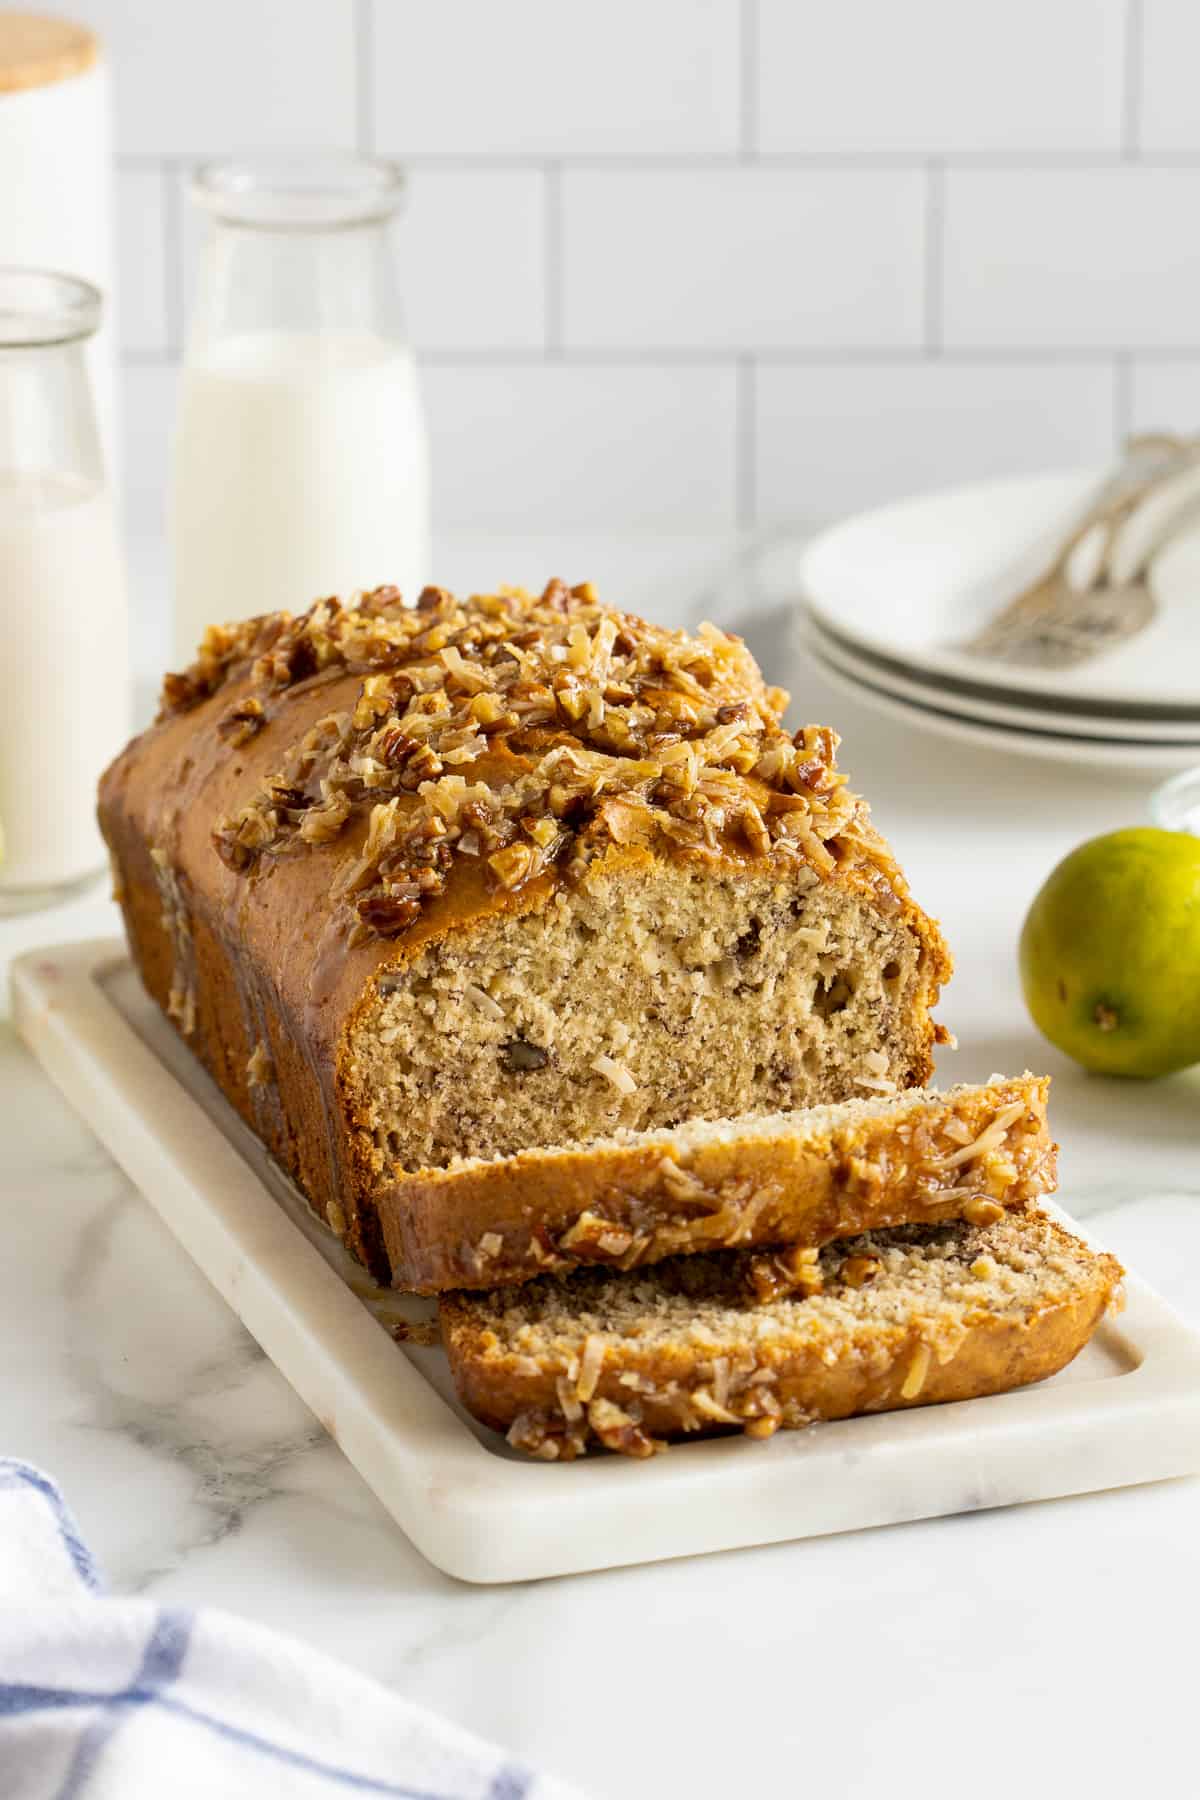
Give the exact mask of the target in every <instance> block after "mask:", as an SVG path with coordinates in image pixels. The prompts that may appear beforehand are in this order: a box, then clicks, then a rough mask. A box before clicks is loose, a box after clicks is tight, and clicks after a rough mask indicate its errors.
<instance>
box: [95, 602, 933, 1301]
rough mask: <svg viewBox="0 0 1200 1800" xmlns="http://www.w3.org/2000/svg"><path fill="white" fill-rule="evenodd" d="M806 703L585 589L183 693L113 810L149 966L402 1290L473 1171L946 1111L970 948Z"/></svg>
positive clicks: (402, 624) (274, 634)
mask: <svg viewBox="0 0 1200 1800" xmlns="http://www.w3.org/2000/svg"><path fill="white" fill-rule="evenodd" d="M786 699H787V697H786V695H783V694H782V693H780V692H779V691H778V690H776V689H772V688H769V687H767V686H766V685H765V683H764V681H763V679H762V677H761V675H760V674H759V671H758V669H757V667H756V665H755V664H754V662H753V659H752V658H751V657H750V655H749V654H748V652H747V651H746V649H745V647H744V646H743V645H742V643H741V642H740V641H739V640H738V639H736V638H733V637H730V636H727V635H726V634H724V633H722V632H720V631H718V630H716V629H714V628H712V627H707V626H705V627H702V628H701V629H700V630H699V631H698V632H697V633H696V634H694V635H693V634H689V633H685V632H680V631H666V630H660V629H657V628H655V627H653V626H651V625H648V624H646V623H644V622H643V621H641V620H640V619H637V618H634V617H632V616H631V615H629V614H626V613H622V612H620V611H616V610H614V609H612V608H610V607H606V606H603V605H601V604H600V602H599V601H598V600H597V598H596V597H595V595H594V594H593V592H592V590H591V589H590V588H589V587H586V586H585V587H579V588H573V589H569V588H567V587H565V586H564V585H563V584H562V583H561V582H552V583H551V584H550V585H549V587H547V589H546V590H545V592H544V593H542V594H541V595H539V596H536V597H532V596H529V595H527V594H524V593H520V592H516V591H509V592H502V593H499V594H496V595H490V596H483V597H477V598H474V599H472V600H469V601H465V602H460V601H458V600H456V599H454V598H453V596H451V595H450V594H448V593H445V592H443V591H441V590H438V589H428V590H426V592H425V593H424V594H422V595H421V597H420V600H419V602H418V604H417V606H416V607H405V606H404V605H402V603H401V599H400V596H399V595H398V594H397V593H396V591H395V590H394V589H380V590H378V591H376V592H374V593H371V594H367V595H362V596H358V597H356V598H355V599H354V600H352V601H351V602H350V603H348V604H347V605H341V604H339V603H338V602H337V601H334V600H328V601H322V602H321V603H319V604H318V605H316V606H314V607H312V608H311V609H310V610H309V611H308V612H306V613H303V614H300V615H298V616H295V617H293V616H291V615H288V614H274V615H269V616H265V617H262V618H259V619H253V620H250V621H249V622H248V623H245V624H242V625H237V626H230V627H224V628H219V629H214V630H211V631H210V632H209V633H208V634H207V636H206V638H205V641H204V643H203V645H202V646H201V649H200V654H199V656H198V659H197V661H196V662H195V663H194V664H193V665H192V667H191V668H189V669H188V670H187V671H186V672H184V673H183V674H180V675H173V676H168V677H167V680H166V683H165V687H164V692H163V701H162V706H161V710H160V714H159V717H158V719H157V721H156V722H155V724H154V725H153V726H151V728H150V729H149V730H148V731H147V732H145V733H143V735H142V736H141V737H139V738H137V739H136V740H135V741H134V742H133V743H132V744H131V745H130V746H129V747H128V748H127V749H126V750H125V751H124V752H123V753H122V755H121V756H120V757H118V759H117V761H116V762H115V763H114V764H113V765H112V767H111V768H110V769H109V770H108V771H107V773H106V774H105V776H104V779H103V781H102V784H101V792H100V819H101V824H102V828H103V830H104V834H105V837H106V838H107V841H108V844H109V846H110V849H111V852H112V858H113V863H114V869H115V881H116V891H117V894H118V897H119V899H120V901H121V904H122V907H123V909H124V915H125V920H126V925H127V929H128V934H129V940H130V944H131V947H132V951H133V954H134V957H135V959H136V961H137V964H138V967H139V968H140V970H141V974H142V976H143V979H144V981H145V983H146V986H147V988H148V989H149V991H150V993H151V994H152V995H153V996H154V997H155V998H156V999H157V1000H158V1001H159V1002H160V1003H161V1005H162V1006H163V1007H164V1008H165V1009H166V1011H167V1012H168V1013H169V1014H170V1016H171V1018H172V1019H173V1020H174V1021H175V1023H176V1025H177V1026H178V1029H179V1030H180V1032H181V1033H182V1034H183V1036H184V1037H185V1038H186V1040H187V1042H188V1043H189V1044H190V1045H191V1047H192V1048H193V1049H194V1051H195V1053H196V1055H197V1056H198V1057H199V1058H200V1059H201V1060H202V1061H203V1063H204V1064H205V1066H206V1067H207V1068H208V1070H209V1071H210V1073H211V1074H212V1076H213V1077H214V1079H215V1080H216V1081H217V1083H218V1084H219V1085H220V1087H221V1088H222V1089H223V1091H224V1092H225V1094H226V1095H227V1096H228V1097H229V1099H230V1100H231V1101H232V1103H233V1104H234V1106H235V1107H236V1108H237V1109H238V1111H239V1112H240V1113H241V1115H242V1116H243V1118H245V1119H246V1120H247V1121H248V1122H249V1123H250V1124H251V1125H252V1127H253V1128H254V1129H255V1130H256V1131H257V1132H258V1133H259V1135H260V1136H261V1138H262V1139H263V1141H264V1143H265V1144H266V1145H267V1146H268V1148H269V1150H270V1151H271V1153H272V1154H273V1155H274V1156H275V1157H276V1158H277V1159H278V1160H279V1162H280V1163H281V1164H282V1165H283V1167H284V1168H285V1169H286V1170H288V1171H289V1173H290V1174H291V1175H292V1176H293V1177H294V1179H295V1180H296V1181H297V1183H298V1184H299V1185H300V1187H301V1188H302V1190H303V1191H304V1193H305V1194H306V1195H307V1197H308V1199H309V1201H310V1203H311V1204H312V1205H313V1207H314V1208H315V1209H316V1211H317V1212H318V1213H319V1214H320V1216H321V1217H322V1218H324V1219H325V1220H326V1221H327V1222H328V1223H329V1225H330V1226H331V1227H332V1228H333V1230H334V1231H336V1232H337V1233H338V1234H339V1235H340V1236H342V1237H343V1238H344V1240H345V1241H346V1243H347V1244H348V1246H349V1247H350V1249H351V1250H352V1251H353V1252H354V1253H355V1255H357V1256H358V1257H359V1258H361V1259H362V1260H363V1261H364V1262H365V1263H366V1264H367V1265H368V1266H369V1267H370V1268H371V1270H372V1272H373V1273H374V1274H375V1275H376V1276H377V1277H378V1278H379V1279H381V1280H392V1281H394V1282H395V1283H397V1284H399V1285H408V1284H412V1283H414V1282H420V1281H422V1279H423V1277H422V1272H421V1270H420V1269H419V1268H416V1267H415V1266H411V1265H410V1262H409V1259H408V1256H407V1253H406V1250H405V1236H404V1230H403V1223H404V1219H405V1216H406V1214H405V1209H406V1207H407V1206H408V1205H409V1203H410V1202H409V1198H407V1197H406V1196H407V1195H408V1194H409V1192H410V1190H409V1189H408V1188H407V1187H406V1184H407V1183H408V1182H410V1180H411V1178H412V1177H413V1175H414V1174H416V1173H418V1172H421V1171H429V1170H438V1169H443V1168H445V1167H446V1166H447V1165H448V1164H449V1163H450V1162H451V1161H452V1159H454V1158H472V1157H485V1158H490V1157H496V1156H503V1155H512V1154H515V1153H516V1152H519V1151H523V1150H526V1149H528V1148H530V1147H531V1146H537V1145H545V1144H552V1143H554V1144H557V1143H564V1142H570V1143H586V1142H588V1141H589V1140H591V1139H594V1138H596V1137H598V1136H603V1135H611V1134H612V1133H613V1132H614V1131H616V1130H618V1129H626V1130H633V1131H644V1130H651V1129H655V1128H659V1127H665V1126H672V1125H675V1124H677V1123H678V1122H679V1121H681V1120H685V1119H691V1118H699V1119H718V1118H727V1117H732V1116H736V1115H739V1114H743V1113H748V1112H768V1111H778V1110H791V1109H795V1108H799V1107H805V1106H811V1105H814V1104H818V1103H826V1102H834V1101H842V1100H846V1099H850V1098H852V1097H854V1096H855V1095H860V1094H869V1093H872V1092H881V1091H882V1092H889V1091H891V1089H892V1087H893V1086H894V1087H896V1088H907V1087H910V1086H913V1085H917V1084H920V1083H922V1082H924V1081H925V1080H926V1078H927V1077H928V1075H929V1073H930V1071H931V1067H932V1049H933V1045H934V1042H935V1039H936V1037H937V1034H938V1028H937V1027H935V1025H934V1022H933V1020H932V1018H931V1010H930V1009H931V1007H932V1006H933V1004H934V1002H935V1000H936V997H937V993H938V988H939V984H940V983H941V982H942V981H943V980H944V978H945V977H946V975H947V974H948V972H949V960H948V957H947V954H946V950H945V947H944V945H943V942H942V939H941V936H940V934H939V932H938V930H937V927H936V925H935V924H934V923H933V922H932V921H931V920H930V919H929V918H927V917H926V916H925V914H924V913H922V912H921V911H920V909H919V908H918V907H917V906H916V905H915V904H914V902H913V901H912V899H911V898H910V895H909V892H908V889H907V887H906V885H905V883H904V880H903V878H902V876H901V874H900V872H899V870H898V868H897V866H896V863H895V861H894V860H893V858H892V856H891V853H890V852H889V850H888V848H887V846H886V844H885V843H884V842H883V840H882V839H881V838H880V837H879V836H878V834H877V833H876V832H875V831H874V830H873V828H872V826H871V824H870V821H869V817H868V813H867V809H866V807H865V805H864V804H863V802H862V801H861V800H859V799H857V798H856V797H855V796H854V795H853V794H852V793H851V792H850V790H849V789H848V787H847V785H846V781H845V777H844V776H843V775H842V774H841V773H840V772H839V771H838V769H837V766H836V762H835V747H836V741H837V740H836V738H835V737H834V735H833V733H832V732H830V731H828V730H826V729H825V728H823V727H820V726H814V725H808V726H804V727H802V728H801V729H800V730H799V731H797V732H795V733H794V734H792V733H789V732H788V731H787V730H785V728H784V727H783V725H782V723H781V716H782V712H783V707H784V705H785V704H786ZM457 1236H458V1232H457V1227H456V1223H455V1219H454V1216H453V1210H452V1209H448V1211H447V1215H446V1218H445V1247H446V1248H447V1250H448V1248H449V1246H451V1245H452V1244H453V1243H454V1242H455V1241H456V1240H457ZM437 1278H438V1279H440V1278H441V1276H440V1274H439V1276H438V1277H437ZM460 1279H461V1277H460Z"/></svg>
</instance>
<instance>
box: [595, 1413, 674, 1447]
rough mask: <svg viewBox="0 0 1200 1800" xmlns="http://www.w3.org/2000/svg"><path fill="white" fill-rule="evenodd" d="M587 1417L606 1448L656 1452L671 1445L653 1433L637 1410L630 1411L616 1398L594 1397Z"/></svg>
mask: <svg viewBox="0 0 1200 1800" xmlns="http://www.w3.org/2000/svg"><path fill="white" fill-rule="evenodd" d="M587 1420H588V1424H589V1425H590V1426H591V1428H592V1430H593V1431H594V1432H595V1434H596V1436H597V1437H598V1438H599V1439H600V1442H601V1443H602V1444H603V1445H604V1447H605V1449H606V1450H615V1451H617V1452H618V1454H619V1455H621V1456H653V1455H654V1453H655V1452H656V1451H657V1450H665V1449H666V1447H667V1446H666V1444H665V1442H664V1441H663V1439H662V1438H655V1437H651V1436H650V1434H649V1432H648V1431H646V1430H645V1429H644V1428H643V1426H642V1423H641V1419H640V1417H638V1416H636V1415H635V1412H634V1411H633V1410H631V1411H629V1412H626V1410H625V1408H624V1407H623V1406H618V1405H617V1404H616V1402H615V1401H613V1400H592V1401H590V1402H589V1403H588V1409H587Z"/></svg>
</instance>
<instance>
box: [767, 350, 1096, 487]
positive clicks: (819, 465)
mask: <svg viewBox="0 0 1200 1800" xmlns="http://www.w3.org/2000/svg"><path fill="white" fill-rule="evenodd" d="M755 398H756V405H755V412H756V419H757V431H756V450H755V464H756V488H757V505H756V516H757V518H758V519H759V521H760V522H761V523H773V522H776V521H781V520H785V519H792V520H796V521H798V522H800V523H809V522H818V521H823V520H827V519H831V518H836V517H837V516H839V515H840V514H843V513H847V512H851V511H854V510H855V509H857V508H859V507H862V506H872V505H877V504H880V503H882V502H884V501H887V500H893V499H896V498H898V497H900V496H901V495H903V494H906V493H916V492H922V491H928V490H931V489H936V488H940V487H952V486H955V485H957V484H959V483H961V482H968V481H976V480H983V479H986V478H988V477H991V476H997V475H1011V474H1020V473H1024V472H1029V473H1033V472H1035V471H1039V470H1042V469H1049V468H1054V467H1055V466H1056V465H1062V464H1068V465H1069V464H1082V463H1102V462H1104V461H1105V460H1106V459H1107V458H1108V457H1109V455H1110V454H1111V452H1112V448H1113V441H1114V438H1113V430H1114V427H1113V379H1112V372H1111V369H1110V367H1109V365H1108V364H1107V363H1105V362H1104V361H1102V360H1097V361H1096V362H1094V363H1070V364H1057V365H1056V364H1054V363H1051V362H1037V363H1007V362H1006V363H988V364H978V363H957V362H953V363H951V362H935V361H929V362H914V363H905V364H889V363H876V364H874V365H871V366H867V365H864V364H858V365H855V364H853V363H836V364H828V363H826V364H812V365H797V364H792V365H781V364H770V363H768V364H765V365H763V366H761V367H760V368H759V369H758V371H757V386H756V396H755Z"/></svg>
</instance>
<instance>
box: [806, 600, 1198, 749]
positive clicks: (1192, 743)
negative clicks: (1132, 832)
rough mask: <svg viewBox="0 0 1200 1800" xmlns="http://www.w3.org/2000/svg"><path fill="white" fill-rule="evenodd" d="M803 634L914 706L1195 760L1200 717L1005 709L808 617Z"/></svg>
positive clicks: (1062, 706)
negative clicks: (1179, 719) (1176, 721)
mask: <svg viewBox="0 0 1200 1800" xmlns="http://www.w3.org/2000/svg"><path fill="white" fill-rule="evenodd" d="M803 630H804V632H805V633H806V637H807V641H808V642H809V643H810V644H815V645H816V646H817V647H818V648H819V649H820V650H821V651H822V653H823V654H825V655H826V656H827V657H828V658H829V660H830V661H832V662H836V663H837V665H838V667H839V669H841V670H842V671H843V672H844V673H846V674H849V675H854V676H856V677H857V678H858V679H860V680H862V681H864V682H866V683H868V684H869V685H871V686H873V687H877V688H880V689H882V690H883V691H884V692H885V693H889V694H895V695H896V697H897V698H898V699H900V700H910V701H912V702H913V704H914V705H917V706H934V707H947V708H950V709H951V710H952V711H953V712H955V713H958V714H960V715H961V716H962V717H964V718H967V719H977V720H979V721H980V723H982V724H985V725H1003V726H1006V727H1008V728H1010V729H1012V730H1016V731H1025V730H1030V731H1038V732H1050V733H1051V734H1052V735H1053V736H1055V737H1074V738H1083V739H1091V740H1092V741H1094V742H1096V743H1100V744H1104V745H1112V744H1115V745H1117V746H1118V747H1120V746H1121V745H1122V744H1124V743H1126V742H1128V743H1132V744H1140V745H1142V746H1144V747H1146V748H1148V749H1164V750H1175V749H1179V750H1181V751H1182V752H1183V754H1184V756H1185V757H1186V759H1187V760H1188V761H1189V762H1196V761H1200V718H1198V719H1196V720H1195V721H1193V722H1192V723H1190V724H1187V725H1165V724H1162V723H1159V722H1158V721H1154V722H1151V721H1150V720H1147V719H1136V720H1135V719H1129V718H1127V717H1125V716H1123V715H1121V716H1117V715H1114V714H1112V713H1093V712H1088V711H1086V710H1085V709H1083V708H1081V707H1080V706H1079V703H1078V702H1070V701H1067V700H1062V701H1059V702H1058V703H1057V704H1056V705H1053V706H1052V705H1051V704H1049V702H1047V703H1046V704H1045V705H1042V706H1015V705H1006V704H1004V703H1002V702H1001V701H999V700H997V699H996V698H995V697H994V696H993V695H991V694H990V693H989V692H988V691H987V690H983V689H980V688H978V687H977V686H975V685H974V684H973V683H971V682H959V681H954V680H952V679H951V678H950V677H949V676H935V675H930V676H926V677H924V678H922V677H920V676H918V675H917V674H916V672H915V671H913V670H910V669H909V668H908V667H907V666H906V665H905V664H904V663H897V662H894V661H892V660H891V658H889V657H884V656H873V655H870V654H869V653H868V652H867V651H866V650H860V649H858V647H857V646H856V645H854V644H849V643H847V642H846V640H845V639H844V638H842V637H839V635H838V634H837V632H835V631H830V630H829V629H828V628H827V627H826V626H824V625H822V623H821V621H820V620H819V619H817V618H815V617H814V616H813V615H812V614H811V613H808V614H806V615H805V617H804V620H803Z"/></svg>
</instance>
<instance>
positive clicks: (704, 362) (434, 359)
mask: <svg viewBox="0 0 1200 1800" xmlns="http://www.w3.org/2000/svg"><path fill="white" fill-rule="evenodd" d="M179 353H180V348H179V347H175V346H173V347H171V348H168V349H166V350H129V349H127V350H124V351H123V352H122V355H121V360H122V362H124V363H127V364H129V366H130V367H131V368H139V367H155V366H157V367H168V366H170V365H171V364H173V363H175V362H177V361H178V360H179ZM416 353H417V357H418V360H419V361H420V362H422V363H425V364H428V365H429V366H430V367H432V368H463V369H468V368H513V369H519V368H540V367H542V366H543V365H544V364H545V362H546V361H547V358H546V355H545V353H544V352H543V351H541V350H537V349H533V350H530V349H508V348H504V347H502V346H498V345H491V346H487V345H481V346H480V347H479V348H477V349H465V348H463V347H462V346H459V347H456V348H454V349H448V348H445V347H443V348H437V347H435V346H421V345H418V346H417V347H416ZM1122 357H1124V358H1126V359H1128V360H1129V361H1130V363H1131V364H1132V361H1133V359H1134V357H1136V359H1137V361H1138V362H1141V363H1168V362H1182V363H1194V364H1196V365H1197V366H1200V342H1197V343H1195V344H1173V345H1162V344H1158V345H1154V346H1153V347H1151V346H1147V347H1145V348H1141V347H1139V348H1138V349H1136V350H1131V349H1128V348H1121V347H1118V346H1115V345H1100V346H1098V347H1097V348H1095V349H1084V350H1081V349H1078V348H1071V347H1069V346H1063V345H1059V346H1057V347H1054V346H1039V347H1035V348H1029V349H1022V348H1007V349H995V348H991V349H979V350H964V349H955V350H944V351H942V352H941V353H940V354H939V355H937V356H931V355H930V354H929V353H928V352H927V351H925V350H923V349H917V350H871V349H866V350H861V349H846V348H836V347H835V348H832V349H829V350H785V349H778V348H776V349H770V348H767V349H763V350H758V351H752V350H749V349H743V350H672V349H668V348H665V347H664V348H662V349H657V350H656V349H611V350H594V349H581V348H577V347H575V348H572V349H570V350H567V349H564V350H563V351H562V352H561V353H560V354H558V355H556V356H555V358H554V361H555V362H556V363H557V364H561V365H563V366H564V367H569V368H577V369H613V368H618V369H619V368H629V369H712V368H737V367H738V365H739V363H741V362H743V361H745V362H749V363H751V364H752V365H753V366H754V368H755V369H771V368H781V369H787V368H802V369H811V368H850V369H853V368H905V369H911V368H920V367H921V366H922V364H927V365H930V366H934V365H937V366H938V367H943V366H945V367H950V368H961V369H971V368H1020V367H1022V366H1025V367H1030V368H1044V367H1051V368H1056V367H1063V366H1066V367H1070V368H1096V369H1111V368H1112V366H1113V362H1114V360H1115V359H1117V358H1122Z"/></svg>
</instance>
